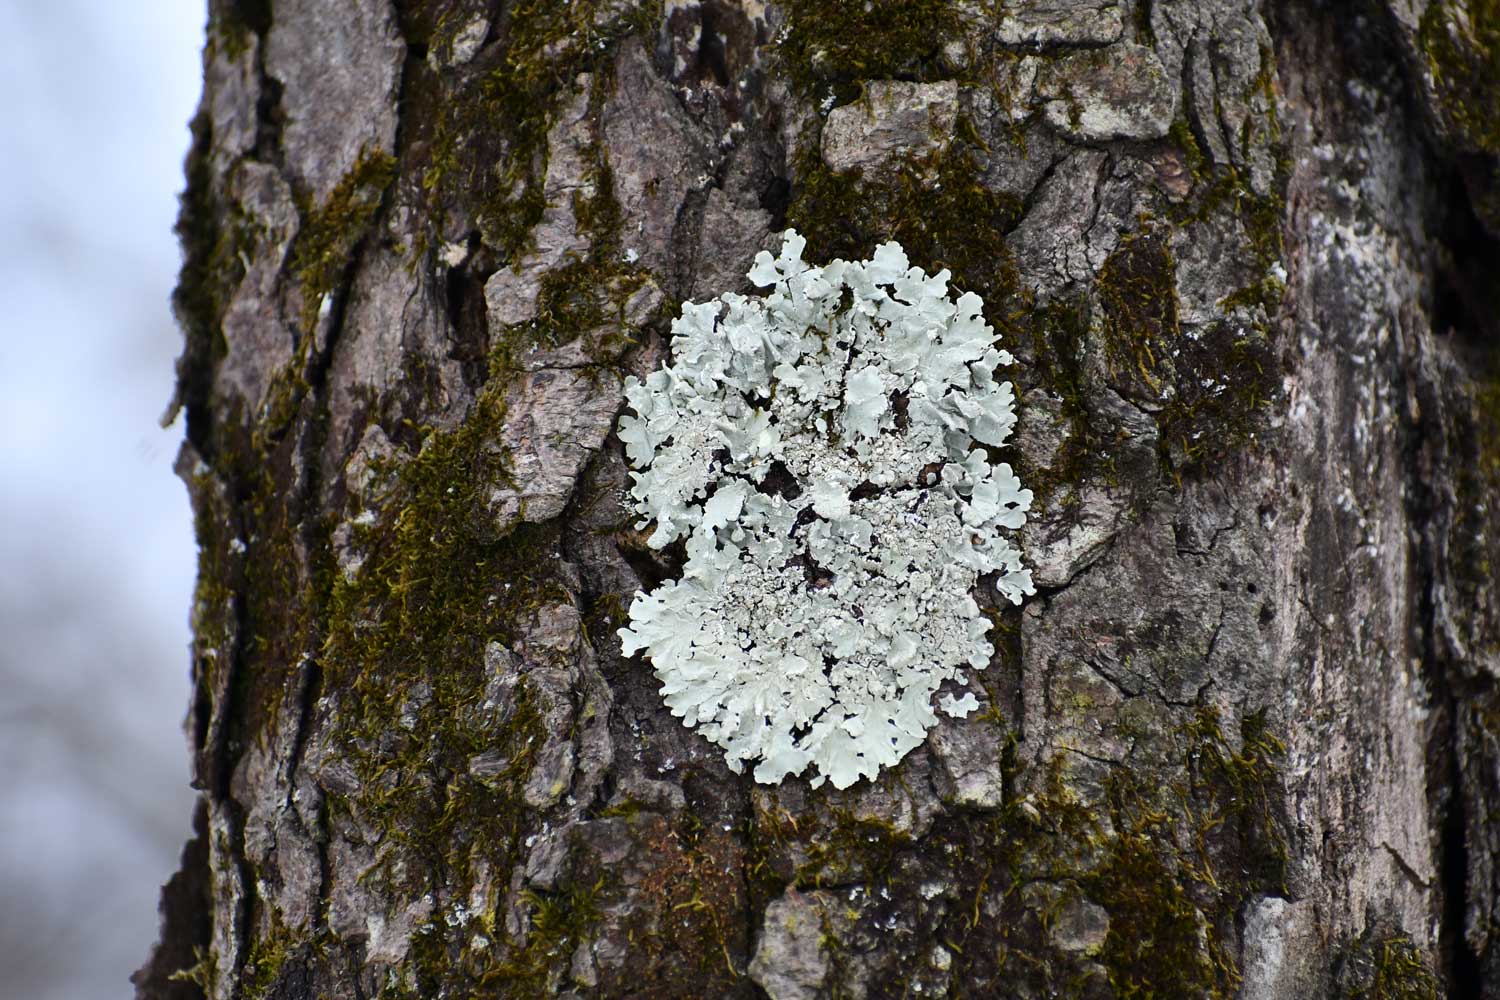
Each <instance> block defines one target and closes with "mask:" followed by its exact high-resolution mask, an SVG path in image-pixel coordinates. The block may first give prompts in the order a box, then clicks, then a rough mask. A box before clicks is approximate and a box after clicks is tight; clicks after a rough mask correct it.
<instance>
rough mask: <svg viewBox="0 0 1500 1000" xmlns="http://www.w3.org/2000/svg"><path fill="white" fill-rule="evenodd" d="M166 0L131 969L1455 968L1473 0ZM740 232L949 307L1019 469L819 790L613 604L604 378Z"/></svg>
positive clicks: (1370, 989) (1298, 979)
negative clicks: (157, 842) (745, 756)
mask: <svg viewBox="0 0 1500 1000" xmlns="http://www.w3.org/2000/svg"><path fill="white" fill-rule="evenodd" d="M209 6H210V16H209V26H208V45H207V49H206V52H205V57H204V66H205V79H206V85H205V94H204V98H203V103H202V108H201V111H200V112H199V115H198V117H197V118H196V119H195V122H194V136H195V141H194V145H193V149H192V152H191V154H190V156H189V159H188V186H187V193H186V195H185V197H184V200H183V212H182V221H181V227H180V228H181V233H182V238H183V242H184V246H185V250H186V256H185V264H184V267H183V273H182V281H181V285H180V287H179V289H178V292H177V300H176V304H177V307H178V312H179V316H180V319H181V322H182V326H183V328H184V331H185V335H186V348H185V350H184V353H183V356H182V360H181V363H180V371H179V379H180V381H179V402H180V405H181V407H182V408H183V410H184V411H185V413H186V424H187V442H186V443H185V445H184V447H183V452H182V460H181V464H180V471H181V474H182V476H183V478H184V479H185V480H186V482H187V484H188V488H189V490H190V491H191V494H192V497H193V501H194V505H195V510H196V512H197V531H198V538H199V542H200V544H201V547H202V554H201V564H200V579H199V586H198V593H197V597H196V603H195V607H194V611H193V615H194V627H195V632H196V640H195V644H194V650H193V681H194V698H193V702H192V706H191V710H190V712H189V716H188V727H187V728H188V734H189V738H190V742H191V746H192V752H193V755H194V761H195V772H194V773H195V778H196V786H197V787H198V789H199V790H200V792H201V800H200V805H199V811H198V817H197V831H198V833H197V837H196V838H195V840H194V841H193V842H192V843H190V844H189V846H188V848H187V850H186V851H185V852H184V866H183V870H182V872H180V873H179V874H178V875H177V876H176V877H175V878H174V879H173V881H172V883H171V884H169V886H168V887H167V889H166V891H165V894H164V901H163V930H162V939H161V942H160V944H159V946H158V948H157V950H156V952H155V953H154V954H153V956H152V958H151V960H150V962H149V963H148V964H147V965H146V967H145V968H143V969H142V970H141V972H140V973H139V974H138V975H137V977H136V981H137V984H138V990H139V992H138V996H140V997H144V998H153V1000H154V998H168V997H172V998H175V997H192V996H200V995H202V996H207V997H212V998H215V1000H231V998H252V997H254V998H284V1000H291V998H302V997H334V998H371V997H387V998H394V997H437V996H453V997H490V996H493V997H517V998H524V997H541V996H554V995H558V996H577V997H591V996H601V997H605V996H608V997H615V996H645V995H649V996H653V997H659V998H667V997H721V996H722V997H757V996H762V995H769V996H770V997H773V998H775V1000H787V998H811V997H818V996H839V997H865V996H868V997H886V996H891V997H897V996H944V995H946V996H954V997H992V996H1018V997H1043V996H1088V997H1108V996H1120V997H1138V996H1162V997H1193V996H1223V997H1228V996H1236V995H1238V996H1245V997H1267V998H1269V997H1294V996H1296V997H1304V996H1305V997H1313V996H1326V995H1338V996H1372V997H1373V996H1416V997H1420V996H1435V995H1451V996H1455V997H1500V940H1497V937H1496V935H1497V933H1500V931H1497V928H1500V868H1497V865H1496V857H1497V848H1500V818H1497V817H1500V694H1497V692H1496V687H1495V680H1496V677H1497V676H1500V595H1497V592H1496V587H1495V567H1496V565H1497V562H1496V558H1497V557H1500V515H1497V513H1496V508H1495V506H1494V501H1495V499H1496V498H1497V497H1500V322H1497V320H1496V317H1500V293H1497V288H1500V243H1497V238H1500V158H1497V154H1500V117H1497V116H1500V27H1497V25H1500V10H1497V8H1496V5H1495V3H1494V0H1436V2H1433V3H1429V4H1424V3H1422V2H1421V0H1417V2H1414V3H1405V2H1403V3H1396V2H1394V0H1391V2H1390V3H1389V6H1382V4H1381V3H1380V2H1378V0H1369V2H1366V3H1363V4H1361V3H1358V2H1355V3H1350V4H1344V5H1339V6H1338V9H1337V10H1335V9H1332V8H1330V7H1327V6H1323V5H1315V4H1311V3H1306V4H1302V3H1296V2H1265V0H1139V2H1136V3H1134V4H1129V3H1118V4H1117V3H1116V2H1115V0H1076V2H1070V3H1060V2H1056V0H1021V2H1015V3H1004V4H1000V3H991V2H987V0H971V2H958V0H876V2H874V3H872V4H866V3H862V2H843V0H784V2H782V3H778V4H766V3H762V2H760V0H669V2H666V3H665V4H663V3H662V2H661V0H655V2H652V0H572V2H571V3H563V2H561V0H426V2H421V0H407V2H396V3H394V4H392V3H389V2H386V0H274V2H271V0H212V2H211V3H210V5H209ZM892 81H894V82H892ZM788 226H794V227H796V228H797V229H798V230H799V231H801V232H802V233H803V234H804V235H805V236H806V237H807V239H808V251H807V253H808V256H809V257H810V258H811V259H814V260H826V259H828V258H831V257H834V256H845V257H850V256H853V255H861V256H863V255H866V254H868V253H869V251H870V250H871V249H872V247H873V246H874V245H875V244H876V243H879V242H883V241H885V240H888V239H897V240H899V241H901V243H902V244H903V246H904V247H905V248H906V250H907V252H908V253H909V254H910V255H911V257H912V259H913V261H914V262H915V263H918V264H921V265H923V266H925V267H927V268H928V269H929V270H935V269H936V268H938V267H948V268H950V269H951V270H952V271H953V274H954V282H955V284H957V285H959V286H961V287H963V288H966V289H972V290H974V291H976V292H978V293H980V294H981V295H982V296H983V297H984V299H985V301H986V303H987V307H988V316H989V319H990V321H991V323H992V324H993V325H994V326H995V327H996V329H997V330H998V331H999V333H1000V335H1001V337H1002V338H1003V339H1004V341H1005V343H1006V345H1007V346H1008V347H1009V348H1010V349H1011V350H1012V351H1013V352H1014V353H1015V355H1016V356H1017V359H1018V364H1017V366H1016V368H1015V370H1014V371H1013V373H1012V377H1013V378H1014V380H1015V381H1016V383H1017V386H1018V389H1019V391H1020V395H1021V412H1022V416H1021V421H1022V423H1021V431H1020V433H1019V434H1018V436H1017V439H1016V443H1015V445H1014V447H1013V448H1012V449H1011V455H1010V458H1011V461H1012V462H1014V463H1015V464H1016V465H1017V467H1018V469H1019V470H1020V472H1021V474H1022V477H1023V479H1024V480H1025V481H1026V483H1027V484H1028V485H1029V486H1032V487H1033V488H1034V489H1035V490H1036V491H1037V494H1038V503H1037V506H1036V510H1035V514H1034V517H1033V520H1032V523H1031V524H1030V525H1028V527H1027V529H1026V531H1025V534H1024V536H1023V541H1024V545H1025V549H1026V552H1027V557H1028V560H1029V561H1030V562H1031V563H1032V564H1033V566H1034V567H1035V576H1036V579H1037V582H1038V584H1039V593H1038V594H1037V596H1036V597H1035V598H1033V599H1031V600H1030V601H1029V602H1028V603H1027V604H1026V605H1025V606H1024V607H1023V608H1021V609H1019V610H1012V609H1009V608H1005V609H998V608H997V609H992V611H993V615H992V617H993V621H994V628H993V633H992V637H993V638H994V640H995V645H996V648H997V650H998V652H997V654H996V656H995V659H994V662H993V663H992V664H991V665H990V667H989V668H988V669H987V670H986V671H984V672H983V673H982V674H981V675H980V676H981V678H982V684H981V685H980V686H981V687H982V688H983V701H984V703H985V704H984V708H985V710H984V711H982V712H979V713H975V714H974V715H971V716H970V717H969V718H968V719H967V720H962V721H949V722H945V723H944V724H942V725H941V726H940V727H939V728H938V729H937V730H936V731H934V733H933V734H932V736H931V738H930V739H929V740H928V742H927V744H926V745H925V746H924V747H922V748H920V749H919V750H917V751H916V752H914V753H912V754H911V755H910V756H909V757H907V758H906V759H905V760H904V761H903V762H902V764H901V765H900V766H899V767H897V768H895V769H894V770H891V771H888V772H884V773H882V775H881V777H880V780H878V781H876V782H874V783H871V782H868V781H865V782H861V783H859V784H858V785H856V786H855V787H853V788H851V789H849V790H847V791H844V792H838V791H834V790H831V789H829V788H822V789H817V790H813V789H811V788H809V787H808V785H807V784H806V783H805V782H803V781H799V780H791V781H788V782H786V783H785V784H782V785H780V786H776V787H768V786H757V785H755V784H754V783H753V782H752V781H751V780H750V779H749V778H748V777H741V776H736V775H734V774H731V773H730V772H729V770H728V769H727V768H726V767H725V765H724V762H723V759H722V756H721V755H720V754H719V753H718V752H716V751H715V750H714V749H713V748H712V747H711V746H710V745H709V744H708V743H706V742H705V741H704V740H702V739H701V738H700V737H698V736H696V735H694V734H693V733H692V732H690V731H688V730H687V729H685V728H684V727H683V726H682V725H681V724H679V723H678V722H677V721H676V720H674V719H673V718H672V717H671V716H670V715H669V714H668V712H667V711H666V710H665V708H664V707H663V706H662V704H661V700H660V698H659V696H658V694H657V693H656V686H655V683H654V681H653V679H652V676H651V671H650V668H649V665H648V664H646V663H644V662H642V661H640V660H638V659H637V660H627V659H623V658H622V657H621V655H620V643H619V641H618V639H617V638H616V636H615V630H616V629H617V628H618V627H619V625H620V624H621V622H622V614H623V610H624V609H625V608H626V607H627V606H628V603H629V600H630V598H631V596H632V594H633V593H634V592H635V591H636V590H637V589H638V588H640V587H641V586H642V585H643V584H650V583H652V582H654V581H657V580H660V579H663V578H666V577H669V576H671V575H673V574H674V573H675V572H676V570H677V568H678V567H677V566H675V565H673V564H672V563H671V561H670V560H669V559H664V558H662V557H659V556H658V555H656V554H654V553H652V552H650V551H649V550H648V549H647V548H646V547H645V546H644V544H643V535H642V533H640V532H638V531H637V530H635V528H634V527H633V524H632V518H631V517H630V516H628V515H627V514H626V513H625V511H624V510H623V509H622V507H621V503H620V501H621V494H622V489H623V487H624V485H625V483H626V481H627V479H626V476H627V472H626V469H625V465H624V461H623V456H622V452H621V449H620V447H619V444H618V442H617V441H616V439H615V438H614V437H613V436H612V433H611V431H612V427H613V422H614V419H615V417H616V416H617V414H618V413H619V411H620V409H621V407H622V405H623V394H622V382H623V379H624V377H625V375H627V374H629V373H632V372H634V373H637V374H639V373H643V372H645V371H647V370H649V369H651V368H653V367H654V366H655V365H656V364H658V363H659V362H660V360H661V359H662V358H663V356H664V354H665V351H666V343H665V332H666V328H667V324H668V322H669V320H670V317H671V316H672V315H673V314H674V312H675V310H676V309H677V307H678V306H679V305H680V303H681V302H682V301H684V300H687V299H690V298H700V299H701V298H704V297H708V296H712V295H715V294H718V293H721V292H725V291H732V290H744V288H745V286H746V282H745V279H744V278H743V275H744V272H745V270H746V269H747V267H748V265H749V263H750V260H751V258H752V257H753V256H754V254H755V252H756V251H757V250H759V249H762V248H774V246H775V245H776V244H777V243H778V240H777V239H776V238H775V236H774V234H776V233H778V232H779V231H780V230H782V229H783V228H786V227H788Z"/></svg>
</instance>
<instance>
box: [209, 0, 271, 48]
mask: <svg viewBox="0 0 1500 1000" xmlns="http://www.w3.org/2000/svg"><path fill="white" fill-rule="evenodd" d="M270 30H271V0H226V2H223V3H212V4H210V5H209V30H208V37H209V45H211V46H212V45H216V44H217V45H220V46H223V49H224V54H225V55H227V56H228V57H229V58H231V59H238V58H239V57H240V56H241V55H243V54H244V52H245V50H246V49H248V48H249V46H250V39H251V38H253V37H260V38H264V37H265V36H266V34H267V33H268V32H269V31H270Z"/></svg>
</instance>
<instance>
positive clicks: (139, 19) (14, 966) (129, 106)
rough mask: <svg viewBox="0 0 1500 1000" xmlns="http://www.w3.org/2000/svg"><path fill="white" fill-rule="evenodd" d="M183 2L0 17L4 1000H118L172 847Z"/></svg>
mask: <svg viewBox="0 0 1500 1000" xmlns="http://www.w3.org/2000/svg"><path fill="white" fill-rule="evenodd" d="M204 18H205V13H204V4H203V0H151V2H149V3H110V2H105V0H47V2H45V3H40V2H31V0H24V2H16V3H5V4H0V93H4V94H5V95H6V100H5V102H4V104H3V109H0V151H3V155H0V570H3V571H0V775H3V777H0V996H5V997H10V996H14V997H17V998H20V997H26V998H34V1000H94V998H99V1000H104V998H119V997H128V996H130V995H131V992H132V991H131V987H130V985H129V983H128V982H127V978H128V976H129V975H130V973H131V971H132V970H133V969H134V968H136V967H137V966H139V965H140V964H141V963H142V962H143V961H144V959H145V957H146V954H147V951H148V949H149V947H150V943H151V941H152V940H153V939H154V938H155V936H156V929H157V924H156V896H157V891H158V888H159V886H160V884H161V883H162V882H163V881H165V879H166V878H167V877H168V876H169V875H170V874H171V872H172V871H173V870H174V869H175V867H176V862H177V855H178V852H179V851H180V849H181V846H182V843H183V841H184V840H185V839H186V837H187V835H188V833H189V826H190V823H189V820H190V814H191V803H192V794H191V792H190V790H189V789H188V787H187V777H188V768H187V752H186V745H185V741H184V737H183V735H182V728H181V722H182V718H183V716H184V713H185V710H186V706H187V703H188V670H189V662H188V653H187V644H188V625H187V617H188V608H189V602H190V598H191V591H192V583H193V572H194V562H195V554H196V546H195V545H194V543H193V539H192V521H191V515H190V512H189V509H188V503H187V496H186V493H185V491H184V489H183V486H182V484H181V483H180V482H178V481H177V479H176V478H175V477H174V476H173V474H172V468H171V467H172V460H173V457H174V456H175V453H176V450H177V445H178V442H179V441H180V440H181V437H182V426H181V423H180V421H179V423H178V424H177V425H175V426H173V427H172V428H170V429H168V430H162V429H161V428H160V427H159V426H158V425H157V419H158V418H159V416H160V415H161V413H162V411H163V410H164V409H165V407H166V404H167V401H168V399H169V398H170V397H171V392H172V377H173V376H172V362H173V359H174V358H175V357H176V355H177V353H178V348H179V345H180V339H181V338H180V335H179V334H178V332H177V329H176V326H175V324H174V322H173V320H172V317H171V313H170V308H169V302H168V299H169V295H170V293H171V289H172V285H173V283H174V280H175V277H176V272H177V266H178V260H179V258H178V251H177V241H176V238H175V236H174V235H173V233H172V223H173V220H174V219H175V217H176V212H177V201H176V196H177V193H178V192H179V191H180V190H181V187H182V159H183V156H184V154H185V153H186V151H187V146H188V130H187V123H188V120H189V119H190V118H191V116H192V113H193V109H194V106H195V105H196V103H197V99H198V93H199V88H200V62H199V53H200V49H201V47H202V41H203V25H204Z"/></svg>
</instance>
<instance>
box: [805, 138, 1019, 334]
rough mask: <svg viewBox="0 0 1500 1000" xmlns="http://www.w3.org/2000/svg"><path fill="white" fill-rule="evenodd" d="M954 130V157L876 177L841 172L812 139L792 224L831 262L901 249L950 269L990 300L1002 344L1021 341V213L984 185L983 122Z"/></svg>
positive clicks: (907, 163)
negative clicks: (886, 247)
mask: <svg viewBox="0 0 1500 1000" xmlns="http://www.w3.org/2000/svg"><path fill="white" fill-rule="evenodd" d="M954 131H955V141H954V142H953V143H952V144H951V145H950V146H949V147H948V148H947V149H944V150H939V151H936V152H933V153H931V154H928V155H927V156H924V157H920V158H914V159H908V160H903V161H900V162H898V163H895V164H892V165H891V166H890V167H889V168H888V169H886V170H883V171H881V172H879V173H876V174H873V175H871V176H868V177H866V176H864V175H862V174H861V173H859V172H858V171H853V172H850V173H846V174H837V173H834V172H833V171H832V170H830V169H829V168H828V166H827V165H826V164H825V163H824V162H823V159H822V157H821V155H820V154H819V152H818V146H817V143H816V142H813V141H811V140H812V137H811V136H807V137H804V140H803V142H802V143H801V149H802V153H801V154H800V157H799V159H798V161H797V163H796V164H794V170H793V178H794V183H793V186H792V198H791V202H790V204H789V205H788V207H787V224H788V225H790V226H792V227H793V228H795V229H797V230H798V231H799V232H800V233H802V235H803V236H805V237H806V238H807V241H808V243H809V245H811V246H815V247H817V248H818V250H819V255H820V257H823V258H833V257H842V258H844V259H846V260H861V259H864V258H867V257H869V256H870V254H872V253H873V252H874V250H875V247H876V246H878V245H879V244H881V243H885V242H887V241H890V240H895V241H897V242H898V243H900V244H901V246H902V247H903V248H904V249H905V250H906V253H907V255H908V256H909V257H910V258H911V260H912V261H913V262H915V263H917V264H920V265H921V266H922V267H923V268H925V269H926V270H927V271H929V272H933V271H937V270H939V269H941V268H945V267H946V268H948V269H949V270H950V271H952V273H953V285H954V286H955V287H956V288H958V289H959V290H961V291H972V292H975V293H977V294H978V295H980V296H981V297H982V298H983V299H984V301H985V317H986V319H988V320H989V321H990V323H991V324H993V325H994V326H995V328H996V330H997V332H998V333H999V334H1000V336H1001V339H1002V340H1009V341H1011V342H1014V341H1013V338H1014V336H1015V332H1016V330H1017V329H1018V327H1019V326H1020V324H1021V323H1022V321H1023V314H1022V312H1021V311H1020V309H1019V304H1018V302H1017V299H1016V293H1017V289H1018V284H1019V282H1018V279H1017V276H1016V270H1015V265H1014V264H1013V263H1012V261H1011V255H1010V252H1009V250H1008V248H1007V247H1006V245H1005V234H1006V233H1007V232H1009V231H1010V230H1011V229H1013V228H1014V227H1015V225H1016V223H1017V222H1018V221H1019V219H1020V215H1021V204H1020V201H1019V200H1018V199H1016V198H1015V197H1013V196H1010V195H1006V194H1000V193H997V192H994V191H990V190H988V189H987V188H985V187H984V185H983V184H982V183H981V178H982V177H983V170H982V169H980V166H979V164H978V162H977V159H976V157H977V155H978V154H979V153H980V152H981V150H982V148H983V142H982V140H981V139H980V138H979V136H978V134H977V133H976V132H975V130H974V127H973V123H972V122H970V121H969V120H968V119H967V118H960V119H959V121H958V122H957V123H956V125H955V129H954Z"/></svg>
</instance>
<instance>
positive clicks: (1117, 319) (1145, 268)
mask: <svg viewBox="0 0 1500 1000" xmlns="http://www.w3.org/2000/svg"><path fill="white" fill-rule="evenodd" d="M1098 295H1099V303H1100V306H1101V308H1102V311H1103V317H1102V318H1103V322H1102V323H1101V328H1102V333H1103V335H1104V356H1105V361H1106V364H1107V365H1108V367H1109V372H1110V375H1111V377H1112V379H1113V380H1115V381H1116V383H1117V385H1119V386H1120V388H1121V389H1122V390H1123V391H1124V392H1125V393H1126V395H1129V396H1132V397H1134V398H1136V399H1140V400H1145V401H1148V402H1153V403H1154V402H1156V401H1157V400H1158V399H1160V397H1161V395H1162V391H1163V389H1164V388H1165V387H1166V385H1167V382H1168V380H1169V379H1170V377H1171V361H1170V358H1171V355H1172V353H1173V351H1174V350H1175V349H1176V348H1177V346H1178V342H1179V340H1180V339H1181V331H1180V330H1179V328H1178V325H1177V262H1176V260H1174V259H1173V257H1172V251H1171V249H1170V248H1169V247H1168V246H1167V237H1166V234H1165V233H1164V232H1162V231H1161V230H1159V229H1155V228H1146V229H1144V230H1143V231H1141V232H1139V233H1135V234H1131V235H1127V236H1125V237H1123V238H1122V239H1121V240H1120V245H1119V247H1118V248H1116V250H1115V252H1114V253H1112V254H1110V255H1109V258H1108V259H1107V260H1106V261H1105V262H1104V266H1103V268H1101V269H1100V271H1099V282H1098Z"/></svg>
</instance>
